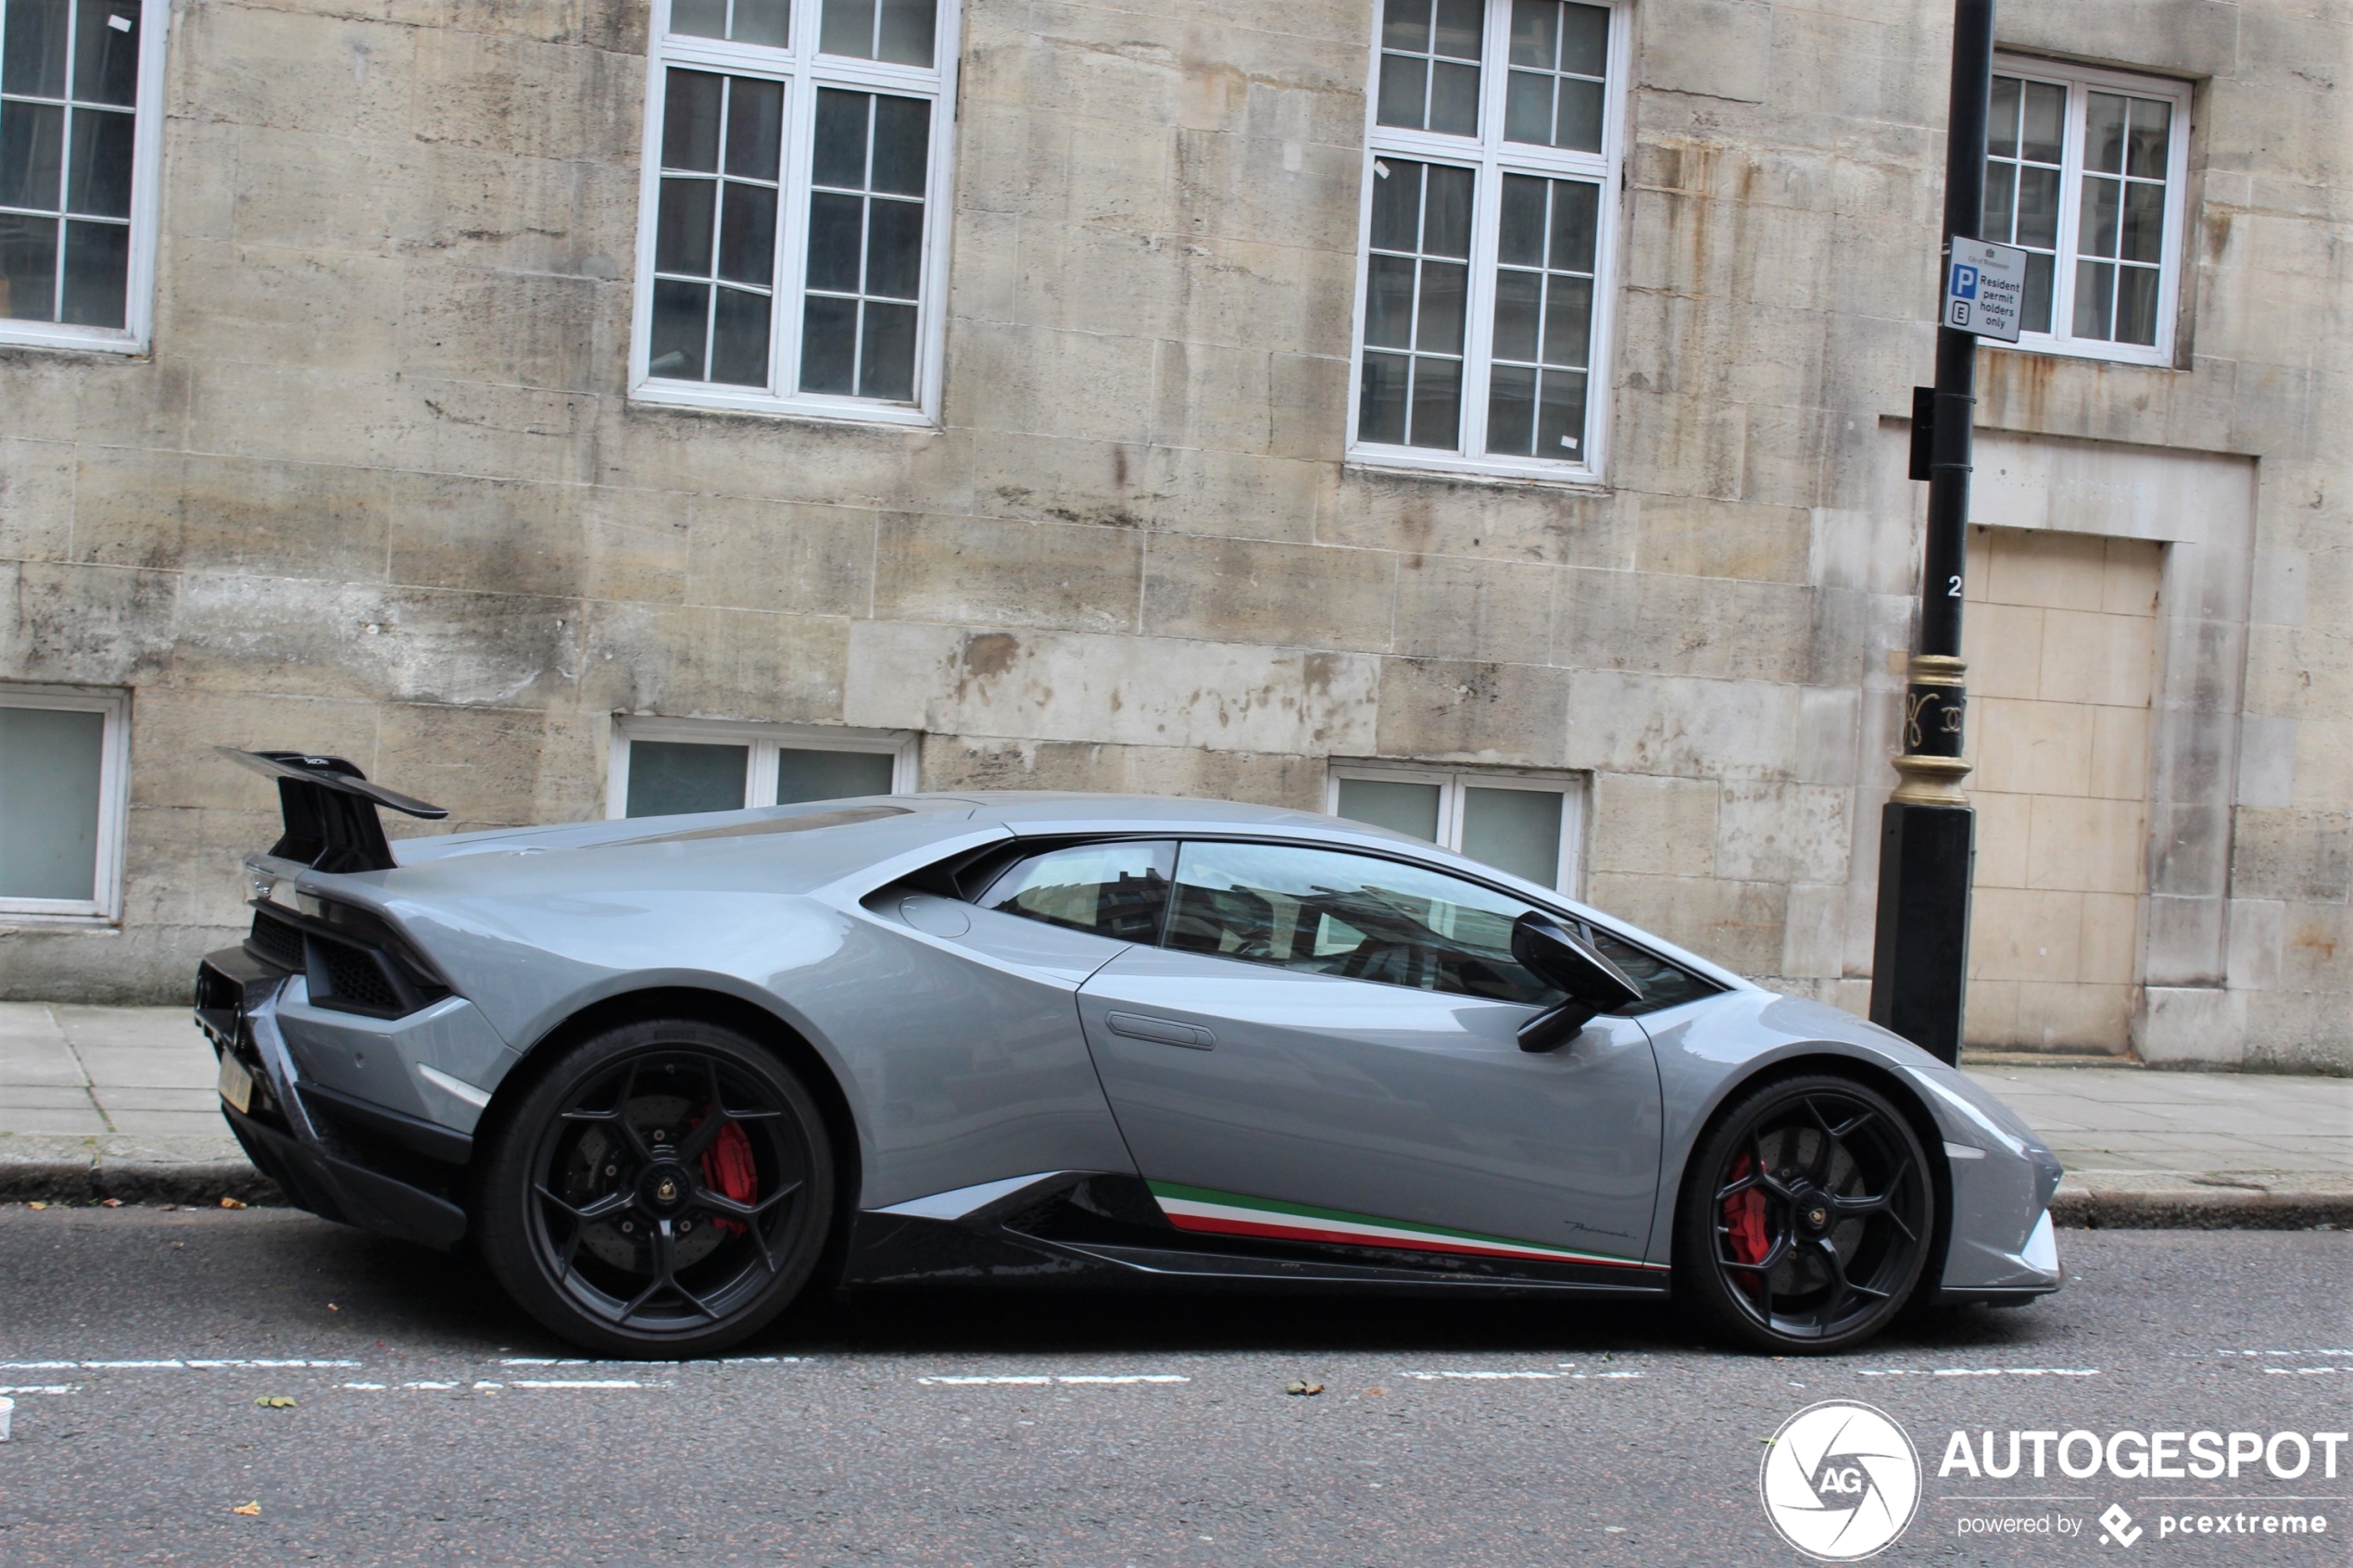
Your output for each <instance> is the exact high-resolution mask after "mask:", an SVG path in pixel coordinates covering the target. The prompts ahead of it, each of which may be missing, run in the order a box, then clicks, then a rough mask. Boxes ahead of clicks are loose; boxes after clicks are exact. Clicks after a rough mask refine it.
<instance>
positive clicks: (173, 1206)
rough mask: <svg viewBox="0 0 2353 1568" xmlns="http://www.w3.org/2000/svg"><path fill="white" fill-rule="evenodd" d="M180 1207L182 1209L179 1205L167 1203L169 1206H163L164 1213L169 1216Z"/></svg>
mask: <svg viewBox="0 0 2353 1568" xmlns="http://www.w3.org/2000/svg"><path fill="white" fill-rule="evenodd" d="M179 1207H180V1205H178V1204H177V1203H167V1204H165V1205H164V1206H163V1211H164V1212H165V1213H167V1214H169V1213H170V1212H172V1211H173V1210H176V1209H178V1208H179Z"/></svg>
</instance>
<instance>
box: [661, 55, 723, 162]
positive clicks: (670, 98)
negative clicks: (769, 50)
mask: <svg viewBox="0 0 2353 1568" xmlns="http://www.w3.org/2000/svg"><path fill="white" fill-rule="evenodd" d="M726 80H727V79H726V78H725V77H724V76H713V75H711V73H710V72H709V71H707V70H673V71H672V72H671V73H670V79H669V85H668V89H667V91H666V92H665V93H664V94H663V98H662V114H661V166H662V167H663V168H664V169H698V170H700V171H702V172H704V173H707V174H708V173H715V172H716V171H717V170H718V168H719V96H720V89H721V88H722V86H723V85H724V83H725V82H726Z"/></svg>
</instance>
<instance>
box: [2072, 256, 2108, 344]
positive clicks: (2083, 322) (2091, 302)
mask: <svg viewBox="0 0 2353 1568" xmlns="http://www.w3.org/2000/svg"><path fill="white" fill-rule="evenodd" d="M2115 291H2116V269H2115V268H2113V267H2109V266H2107V265H2105V264H2103V263H2100V262H2095V261H2079V262H2077V263H2076V264H2075V335H2076V336H2077V337H2097V338H2104V337H2107V336H2108V313H2109V310H2110V308H2111V307H2113V305H2114V304H2115V300H2114V297H2113V296H2114V294H2115Z"/></svg>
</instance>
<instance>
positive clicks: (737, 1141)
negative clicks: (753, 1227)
mask: <svg viewBox="0 0 2353 1568" xmlns="http://www.w3.org/2000/svg"><path fill="white" fill-rule="evenodd" d="M702 1179H703V1180H704V1181H705V1182H706V1183H708V1184H710V1185H711V1186H714V1187H716V1188H718V1189H719V1193H720V1196H721V1197H723V1198H733V1199H734V1200H735V1201H736V1202H737V1203H749V1202H751V1201H752V1199H754V1198H758V1197H759V1196H760V1168H759V1167H758V1166H757V1165H755V1164H754V1163H753V1162H752V1158H751V1140H750V1139H749V1138H748V1137H746V1136H744V1129H743V1125H742V1123H736V1122H730V1123H727V1124H726V1125H725V1126H724V1127H722V1128H720V1129H719V1135H718V1136H717V1137H715V1138H713V1139H711V1147H710V1148H707V1149H704V1150H703V1151H702ZM711 1223H713V1224H715V1225H717V1226H718V1227H719V1229H720V1230H721V1232H722V1233H724V1234H725V1235H727V1236H741V1235H742V1234H743V1229H744V1227H743V1225H742V1223H740V1222H738V1221H735V1220H713V1221H712V1222H711Z"/></svg>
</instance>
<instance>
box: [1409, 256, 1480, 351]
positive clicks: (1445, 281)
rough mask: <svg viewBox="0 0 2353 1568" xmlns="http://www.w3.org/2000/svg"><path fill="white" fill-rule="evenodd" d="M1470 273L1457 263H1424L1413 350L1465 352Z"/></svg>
mask: <svg viewBox="0 0 2353 1568" xmlns="http://www.w3.org/2000/svg"><path fill="white" fill-rule="evenodd" d="M1469 286H1470V269H1469V268H1467V267H1465V266H1464V265H1462V264H1461V263H1460V262H1454V261H1425V262H1423V263H1422V286H1421V309H1420V312H1419V313H1418V314H1417V315H1416V318H1415V322H1414V346H1415V347H1416V348H1418V349H1421V350H1423V351H1424V352H1426V353H1434V354H1460V353H1461V352H1462V351H1463V306H1464V304H1465V295H1466V291H1467V290H1468V288H1469Z"/></svg>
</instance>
